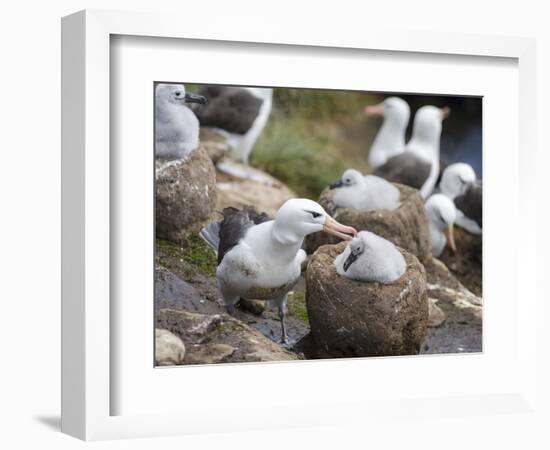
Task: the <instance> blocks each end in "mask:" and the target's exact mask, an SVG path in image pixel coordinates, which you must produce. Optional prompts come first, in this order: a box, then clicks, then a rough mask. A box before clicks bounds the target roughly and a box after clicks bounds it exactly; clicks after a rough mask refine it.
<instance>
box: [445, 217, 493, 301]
mask: <svg viewBox="0 0 550 450" xmlns="http://www.w3.org/2000/svg"><path fill="white" fill-rule="evenodd" d="M454 235H455V243H456V253H453V252H451V251H450V250H449V249H448V248H446V249H445V251H444V252H443V254H442V255H441V256H440V257H439V259H440V260H441V261H443V262H444V263H445V265H446V266H447V267H448V268H449V269H450V270H451V272H452V273H453V274H454V275H455V276H456V277H457V278H458V279H459V280H460V282H461V283H462V284H463V285H464V286H466V287H467V288H468V289H469V290H470V291H472V292H473V293H474V294H475V295H477V296H481V295H482V268H483V239H482V235H481V234H472V233H469V232H468V231H466V230H465V229H464V228H461V227H459V226H455V228H454Z"/></svg>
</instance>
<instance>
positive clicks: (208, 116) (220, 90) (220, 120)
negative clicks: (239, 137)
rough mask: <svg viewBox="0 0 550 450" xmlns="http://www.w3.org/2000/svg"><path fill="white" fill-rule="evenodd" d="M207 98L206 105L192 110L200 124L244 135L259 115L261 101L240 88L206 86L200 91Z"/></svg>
mask: <svg viewBox="0 0 550 450" xmlns="http://www.w3.org/2000/svg"><path fill="white" fill-rule="evenodd" d="M200 95H204V96H205V97H206V98H208V103H207V104H206V105H197V106H196V107H195V108H194V111H195V114H196V115H197V117H198V118H199V121H200V124H201V125H202V126H207V127H216V128H221V129H222V130H226V131H229V132H230V133H236V134H245V133H246V132H247V131H248V130H249V129H250V128H251V127H252V124H253V123H254V121H255V120H256V117H258V114H259V113H260V108H261V107H262V103H263V100H262V99H261V98H258V97H256V96H255V95H253V94H252V93H251V92H250V91H248V90H246V89H242V88H235V87H225V86H208V87H206V88H204V89H202V90H201V91H200Z"/></svg>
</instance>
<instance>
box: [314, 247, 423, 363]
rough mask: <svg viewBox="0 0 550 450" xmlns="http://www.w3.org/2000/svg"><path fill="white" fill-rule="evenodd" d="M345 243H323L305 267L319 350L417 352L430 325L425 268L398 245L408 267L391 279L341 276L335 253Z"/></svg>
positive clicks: (330, 353) (338, 353)
mask: <svg viewBox="0 0 550 450" xmlns="http://www.w3.org/2000/svg"><path fill="white" fill-rule="evenodd" d="M345 246H346V243H345V242H342V243H340V244H338V245H327V246H323V247H320V248H319V249H318V250H317V251H316V253H315V254H314V255H313V257H312V258H311V261H310V263H309V266H308V269H307V272H306V303H307V311H308V317H309V323H310V326H311V337H312V339H313V341H314V343H315V346H316V347H317V349H318V350H319V352H318V354H323V355H325V356H331V357H349V356H389V355H411V354H417V353H419V351H420V349H421V345H422V343H423V341H424V337H425V335H426V330H427V326H428V296H427V290H426V289H427V288H426V272H425V270H424V267H423V266H422V264H420V262H419V261H418V259H417V258H416V257H415V256H414V255H411V254H410V253H407V252H405V251H403V250H402V249H399V250H400V251H401V252H402V253H403V256H404V257H405V261H406V263H407V270H406V272H405V273H404V274H403V276H402V277H401V278H399V279H398V280H397V281H395V282H394V283H392V284H381V283H366V282H361V281H355V280H351V279H349V278H345V277H341V276H340V275H338V274H337V273H336V268H335V266H334V258H335V257H336V256H337V255H338V254H340V253H341V252H342V251H343V250H344V248H345Z"/></svg>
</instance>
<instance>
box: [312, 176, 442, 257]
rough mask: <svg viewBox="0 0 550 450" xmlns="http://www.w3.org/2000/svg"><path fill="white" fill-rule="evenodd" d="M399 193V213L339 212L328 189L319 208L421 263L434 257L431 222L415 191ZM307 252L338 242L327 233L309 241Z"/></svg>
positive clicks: (408, 189)
mask: <svg viewBox="0 0 550 450" xmlns="http://www.w3.org/2000/svg"><path fill="white" fill-rule="evenodd" d="M396 186H397V187H398V189H399V191H400V194H401V196H400V203H401V204H400V206H399V207H398V208H397V209H394V210H389V209H378V210H372V211H357V210H354V209H349V208H337V207H336V206H335V205H334V203H333V202H332V196H333V191H331V190H330V189H325V190H324V191H323V192H322V193H321V196H320V198H319V204H320V205H321V206H323V208H325V210H326V211H327V213H329V214H330V215H331V216H332V217H334V218H335V219H336V220H337V221H338V222H340V223H343V224H345V225H349V226H352V227H354V228H356V229H357V230H358V231H360V230H367V231H371V232H373V233H375V234H377V235H379V236H382V237H383V238H385V239H387V240H388V241H390V242H392V243H394V244H395V245H397V246H399V247H401V248H403V249H404V250H406V251H407V252H409V253H412V254H413V255H415V256H416V257H417V258H418V259H419V260H420V261H421V262H424V261H426V260H429V259H430V258H431V254H432V248H431V241H430V232H429V228H428V220H427V218H426V213H425V211H424V203H423V201H422V198H421V197H420V194H419V193H418V191H417V190H416V189H412V188H410V187H408V186H403V185H400V184H396ZM305 242H306V251H307V253H313V252H314V251H315V250H316V249H317V248H319V247H320V246H321V245H326V244H335V243H337V242H339V239H337V238H336V237H334V236H331V235H328V234H326V233H322V232H319V233H313V234H311V235H309V236H308V237H307V238H306V241H305Z"/></svg>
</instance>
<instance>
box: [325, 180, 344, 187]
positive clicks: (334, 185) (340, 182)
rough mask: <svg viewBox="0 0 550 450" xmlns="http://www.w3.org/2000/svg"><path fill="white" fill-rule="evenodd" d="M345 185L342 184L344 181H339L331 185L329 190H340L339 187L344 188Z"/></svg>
mask: <svg viewBox="0 0 550 450" xmlns="http://www.w3.org/2000/svg"><path fill="white" fill-rule="evenodd" d="M343 185H344V183H342V180H338V181H335V182H334V183H330V185H329V187H328V188H329V189H336V188H339V187H342V186H343Z"/></svg>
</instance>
